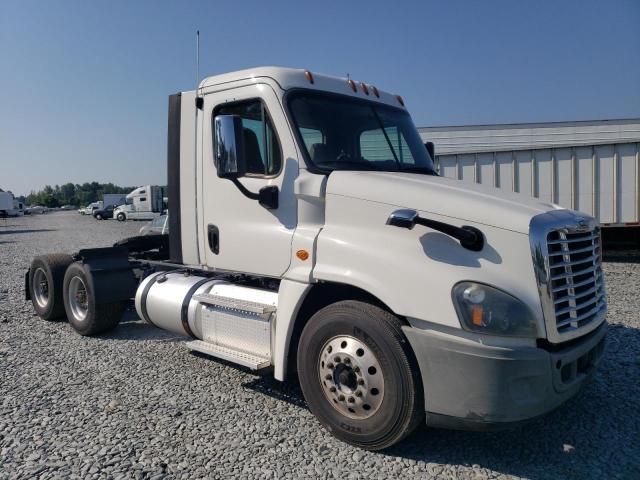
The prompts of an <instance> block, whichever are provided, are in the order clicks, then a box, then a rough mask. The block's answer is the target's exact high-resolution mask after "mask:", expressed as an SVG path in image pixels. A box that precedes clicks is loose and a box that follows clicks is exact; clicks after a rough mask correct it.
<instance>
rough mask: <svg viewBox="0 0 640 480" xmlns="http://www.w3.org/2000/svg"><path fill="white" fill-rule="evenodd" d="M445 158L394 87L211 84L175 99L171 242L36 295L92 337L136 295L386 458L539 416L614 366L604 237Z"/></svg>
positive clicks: (86, 257)
mask: <svg viewBox="0 0 640 480" xmlns="http://www.w3.org/2000/svg"><path fill="white" fill-rule="evenodd" d="M432 152H433V151H432V145H429V148H425V145H424V144H423V143H422V141H421V139H420V137H419V135H418V133H417V131H416V128H415V126H414V124H413V122H412V120H411V117H410V116H409V114H408V112H407V110H406V108H405V105H404V102H403V99H402V98H401V97H400V96H397V95H392V94H390V93H387V92H385V91H383V90H380V89H378V88H377V87H375V86H374V85H371V84H366V83H360V82H358V83H357V82H355V81H353V80H351V79H343V78H335V77H329V76H325V75H319V74H315V73H313V72H310V71H306V70H298V69H288V68H273V67H265V68H256V69H251V70H245V71H240V72H233V73H228V74H224V75H219V76H214V77H209V78H207V79H205V80H204V81H202V82H201V83H200V85H199V87H198V89H197V91H188V92H182V93H178V94H175V95H171V96H170V97H169V127H168V160H167V167H168V172H167V173H168V189H169V198H170V200H171V201H170V203H169V227H170V228H169V234H168V235H148V236H144V237H134V238H131V239H127V240H124V241H121V242H118V243H117V244H116V245H114V246H113V247H107V248H99V249H84V250H80V251H79V252H77V253H75V254H74V255H73V256H72V255H69V254H51V255H45V256H40V257H37V258H35V259H34V260H33V262H32V263H31V266H30V268H29V270H28V271H27V272H26V275H25V286H26V295H27V298H30V299H31V301H32V302H33V306H34V308H35V310H36V312H37V313H38V314H39V315H40V316H41V317H42V318H44V319H54V318H60V317H64V316H65V315H66V316H67V318H68V319H69V322H70V324H71V326H72V327H73V328H74V329H75V330H76V331H77V332H78V333H80V334H81V335H97V334H100V333H102V332H105V331H108V330H110V329H113V328H115V327H116V325H117V324H118V322H119V320H120V318H121V316H122V313H123V310H124V309H125V307H126V305H127V304H128V302H130V301H131V299H134V302H135V308H136V310H137V312H138V314H139V316H140V317H141V318H142V319H144V320H145V321H147V322H148V323H149V324H151V325H155V326H156V327H158V328H162V329H166V330H170V331H172V332H176V333H178V334H183V335H185V336H186V337H188V339H189V341H188V342H187V343H186V346H187V347H188V348H189V349H191V350H193V351H197V352H202V353H205V354H207V355H210V356H212V357H217V358H221V359H224V360H226V361H229V362H232V363H235V364H238V365H243V366H245V367H247V368H250V369H252V370H259V369H264V368H271V369H272V372H273V375H274V377H275V378H276V379H278V380H285V379H286V378H289V377H291V376H293V375H295V374H296V372H297V376H298V378H299V381H300V384H301V387H302V391H303V393H304V397H305V399H306V401H307V404H308V406H309V408H310V410H311V411H312V412H313V413H314V414H315V415H316V417H317V418H318V420H319V421H320V422H321V423H322V424H323V425H324V426H325V427H326V428H327V429H328V430H329V431H331V432H332V433H333V434H334V435H335V436H336V437H338V438H340V439H342V440H344V441H347V442H349V443H351V444H354V445H357V446H360V447H362V448H366V449H371V450H377V449H383V448H386V447H389V446H390V445H393V444H395V443H397V442H398V441H400V440H401V439H403V438H404V437H405V436H406V435H408V434H409V433H410V432H411V431H412V430H413V429H414V428H415V427H416V426H417V425H418V424H420V423H423V422H425V421H426V424H427V425H432V426H440V427H450V428H470V429H480V430H484V429H489V428H494V427H503V426H508V425H513V424H517V423H519V422H522V421H525V420H529V419H531V418H535V417H537V416H539V415H542V414H544V413H546V412H548V411H550V410H552V409H554V408H556V407H557V406H559V405H560V404H562V403H563V402H565V401H566V400H568V399H569V398H570V397H572V396H573V395H575V394H576V393H577V392H578V391H579V390H580V388H581V387H582V386H583V385H584V384H585V383H586V382H587V381H588V379H589V378H590V377H591V376H592V375H593V373H594V371H595V369H596V365H597V364H598V362H599V360H600V358H601V355H602V351H603V348H604V342H605V335H606V329H607V326H606V322H605V314H606V310H607V307H606V297H605V290H604V279H603V273H602V269H601V252H602V250H601V245H600V229H599V226H598V225H597V222H596V221H595V219H593V218H592V217H589V216H587V215H583V214H581V213H578V212H575V211H571V210H567V209H562V208H560V207H558V206H556V205H553V204H549V203H542V202H540V201H537V200H535V199H531V198H527V197H525V196H522V195H518V194H514V193H509V192H503V191H500V190H497V189H493V188H489V187H485V186H482V185H467V184H464V183H462V182H460V181H457V180H453V179H448V178H444V177H441V176H439V175H437V174H436V173H435V170H434V164H433V153H432ZM148 188H149V187H140V189H148ZM140 189H137V190H140ZM145 195H146V196H148V195H149V194H148V192H145Z"/></svg>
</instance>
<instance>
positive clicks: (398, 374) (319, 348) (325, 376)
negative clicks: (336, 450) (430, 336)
mask: <svg viewBox="0 0 640 480" xmlns="http://www.w3.org/2000/svg"><path fill="white" fill-rule="evenodd" d="M297 361H298V374H299V378H300V385H301V387H302V391H303V393H304V397H305V399H306V401H307V404H308V405H309V409H310V410H311V412H312V413H313V414H314V415H315V416H316V417H317V418H318V420H319V421H320V423H322V424H323V425H324V426H325V427H326V428H327V429H328V430H329V431H330V432H331V433H333V435H335V436H336V437H337V438H339V439H340V440H343V441H345V442H347V443H350V444H352V445H355V446H357V447H360V448H364V449H367V450H382V449H384V448H388V447H390V446H391V445H394V444H396V443H398V442H399V441H401V440H402V439H403V438H405V437H406V436H407V435H409V434H410V433H411V432H412V431H413V430H414V429H415V428H416V426H417V425H418V424H419V423H420V421H421V420H422V419H423V418H424V401H423V398H422V381H421V378H420V373H419V370H418V367H417V365H416V361H415V359H414V356H413V352H412V350H411V348H410V346H409V344H408V342H407V340H406V338H405V336H404V334H403V333H402V329H401V323H400V321H399V320H398V318H397V317H395V316H394V315H392V314H391V313H389V312H387V311H385V310H382V309H381V308H378V307H376V306H374V305H370V304H367V303H363V302H359V301H352V300H347V301H342V302H338V303H335V304H333V305H329V306H327V307H325V308H323V309H322V310H320V311H319V312H317V313H316V314H315V315H314V316H313V317H312V318H311V319H310V320H309V322H308V323H307V324H306V326H305V328H304V330H303V331H302V335H301V337H300V343H299V345H298V357H297Z"/></svg>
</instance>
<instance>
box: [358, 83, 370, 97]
mask: <svg viewBox="0 0 640 480" xmlns="http://www.w3.org/2000/svg"><path fill="white" fill-rule="evenodd" d="M360 88H361V89H362V91H363V92H364V94H365V95H369V87H367V84H366V83H364V82H360Z"/></svg>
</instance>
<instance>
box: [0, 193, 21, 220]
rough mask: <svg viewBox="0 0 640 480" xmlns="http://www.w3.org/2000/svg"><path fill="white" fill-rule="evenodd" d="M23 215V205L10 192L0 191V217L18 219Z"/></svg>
mask: <svg viewBox="0 0 640 480" xmlns="http://www.w3.org/2000/svg"><path fill="white" fill-rule="evenodd" d="M22 215H24V204H23V203H22V202H21V201H19V200H18V199H16V198H15V197H14V196H13V193H11V192H5V191H2V190H0V216H2V217H20V216H22Z"/></svg>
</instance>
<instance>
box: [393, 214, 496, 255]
mask: <svg viewBox="0 0 640 480" xmlns="http://www.w3.org/2000/svg"><path fill="white" fill-rule="evenodd" d="M416 224H418V225H422V226H424V227H429V228H431V229H433V230H437V231H438V232H442V233H445V234H447V235H449V236H450V237H453V238H455V239H456V240H458V241H459V242H460V245H461V246H463V247H464V248H466V249H467V250H472V251H474V252H478V251H480V250H482V248H483V247H484V235H483V234H482V232H481V231H480V230H478V229H477V228H475V227H471V226H469V225H463V226H462V227H456V226H455V225H449V224H448V223H444V222H438V221H437V220H430V219H428V218H422V217H420V216H419V215H418V212H416V211H415V210H408V209H402V210H396V211H395V212H393V213H392V214H391V215H389V218H388V219H387V225H392V226H394V227H400V228H406V229H408V230H412V229H413V227H414V226H415V225H416Z"/></svg>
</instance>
